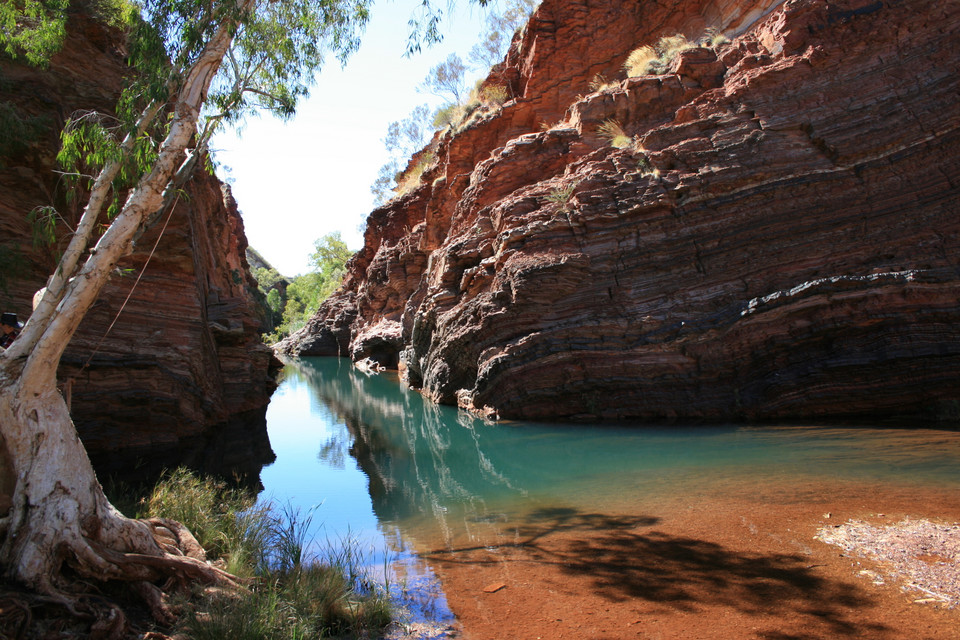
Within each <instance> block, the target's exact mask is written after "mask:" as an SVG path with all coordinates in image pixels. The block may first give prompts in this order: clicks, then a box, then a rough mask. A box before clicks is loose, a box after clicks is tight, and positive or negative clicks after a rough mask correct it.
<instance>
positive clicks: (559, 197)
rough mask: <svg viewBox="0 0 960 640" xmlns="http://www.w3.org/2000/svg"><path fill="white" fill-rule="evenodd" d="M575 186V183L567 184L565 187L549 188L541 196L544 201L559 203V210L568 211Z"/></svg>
mask: <svg viewBox="0 0 960 640" xmlns="http://www.w3.org/2000/svg"><path fill="white" fill-rule="evenodd" d="M576 188H577V183H572V184H568V185H567V186H565V187H556V188H554V189H551V190H550V193H549V194H548V195H545V196H543V201H544V202H552V203H555V204H558V205H560V211H563V212H568V211H570V198H572V197H573V192H574V190H576Z"/></svg>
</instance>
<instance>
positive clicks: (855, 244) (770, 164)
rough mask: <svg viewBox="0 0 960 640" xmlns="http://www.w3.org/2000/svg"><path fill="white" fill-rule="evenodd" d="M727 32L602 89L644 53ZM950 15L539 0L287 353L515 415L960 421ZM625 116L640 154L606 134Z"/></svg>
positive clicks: (959, 229) (901, 6)
mask: <svg viewBox="0 0 960 640" xmlns="http://www.w3.org/2000/svg"><path fill="white" fill-rule="evenodd" d="M706 27H716V28H719V29H721V30H722V31H723V32H724V33H726V34H727V35H728V36H730V37H731V42H730V43H728V44H725V45H720V46H718V47H716V48H714V49H708V48H693V49H690V50H687V51H685V52H683V53H681V54H680V55H679V56H678V57H677V58H676V59H675V60H674V62H673V65H672V67H671V69H670V72H669V73H667V74H665V75H660V76H641V77H638V78H631V79H627V80H620V81H619V82H618V83H617V84H616V85H615V86H613V87H610V88H607V89H604V90H602V91H599V92H594V93H591V92H590V89H589V84H590V81H591V79H593V78H594V77H595V76H596V75H597V74H600V75H603V76H605V77H606V78H607V79H610V80H613V79H617V78H623V74H622V72H620V71H619V70H618V69H619V67H620V65H621V64H622V63H623V61H624V60H625V58H626V57H627V55H628V53H629V52H630V51H631V50H632V49H634V48H635V47H637V46H640V45H643V44H653V43H655V42H656V41H657V40H658V39H659V38H660V37H662V36H667V35H673V34H674V33H677V32H681V33H684V34H685V35H687V36H689V37H691V38H696V37H698V36H699V35H700V34H701V33H702V32H703V31H704V29H705V28H706ZM958 37H960V6H958V5H955V4H949V3H947V4H944V3H935V2H930V1H909V0H905V1H898V2H893V1H888V0H875V1H865V0H846V1H843V2H830V3H827V2H825V1H822V0H790V1H787V2H783V3H775V2H762V1H755V2H750V1H749V0H745V1H743V2H715V1H706V0H685V1H680V0H676V1H674V2H664V3H634V2H621V3H606V2H599V1H594V0H585V1H581V2H574V3H569V2H564V3H561V2H558V1H554V0H546V1H545V2H544V3H543V4H542V5H541V7H540V9H539V10H538V11H537V13H536V15H535V16H534V17H533V19H532V20H531V22H530V24H529V25H528V27H527V29H526V31H525V32H524V33H523V34H522V36H521V37H520V39H519V41H516V42H515V43H514V44H515V46H514V48H513V49H512V50H511V52H510V54H509V55H508V57H507V60H506V61H505V63H504V64H503V65H502V66H501V67H500V68H498V69H496V70H495V71H494V73H492V74H491V77H490V79H489V80H488V82H491V83H501V84H502V83H508V84H509V87H510V89H511V91H512V95H514V96H516V98H515V100H513V101H511V102H508V103H507V104H506V105H504V108H503V109H502V111H500V112H498V113H497V114H493V115H489V116H487V117H485V118H483V119H480V120H479V121H477V122H475V123H474V124H473V125H472V126H470V127H469V128H467V129H466V130H464V131H463V132H461V133H459V134H458V135H456V136H454V137H449V136H447V137H443V138H441V139H439V140H438V144H439V146H438V154H437V155H438V157H439V158H440V159H441V160H440V163H439V164H438V165H437V167H435V168H434V169H433V170H432V171H430V172H428V173H427V174H425V176H424V183H423V186H421V188H420V189H419V190H417V191H415V192H413V193H412V194H410V195H409V196H407V197H405V198H403V199H400V200H398V201H395V202H393V203H391V204H389V205H388V206H386V207H384V208H381V209H379V210H377V211H375V212H373V214H371V216H370V219H369V221H368V227H367V229H368V230H367V237H366V246H365V247H364V249H363V250H362V251H361V252H360V253H359V254H358V256H357V257H356V258H355V260H354V261H353V262H352V264H351V271H350V274H349V276H348V278H347V280H346V282H345V287H344V290H343V291H342V292H341V293H340V294H339V295H338V296H337V297H336V298H335V299H333V300H330V301H329V302H328V303H327V304H326V305H324V307H323V308H321V310H320V313H319V314H318V316H317V317H316V318H314V319H313V320H312V321H311V323H310V324H309V325H308V327H307V328H306V330H305V335H304V336H302V337H300V338H299V342H297V341H292V342H291V343H288V345H287V346H286V347H285V348H287V349H288V350H290V351H291V352H293V353H297V352H298V350H299V351H300V352H307V353H314V354H319V353H330V352H339V353H341V354H344V355H350V356H351V357H353V358H355V359H357V358H362V357H368V356H369V357H373V358H375V359H379V360H381V361H386V362H388V361H389V360H390V359H391V358H394V359H396V360H397V361H398V363H399V367H400V368H401V370H403V372H404V376H405V377H406V379H407V380H408V381H409V382H410V383H411V384H413V385H415V386H418V387H421V388H422V390H423V392H424V393H425V394H427V395H428V396H430V397H432V398H434V399H435V400H437V401H439V402H444V403H458V404H460V405H461V406H463V407H465V408H469V409H471V410H475V411H480V412H482V413H485V414H487V415H499V416H500V417H511V418H527V419H532V418H573V419H591V420H592V419H655V418H678V417H679V418H704V419H714V420H722V419H736V418H751V419H764V418H768V419H769V418H785V417H804V418H808V417H818V418H827V417H854V416H857V417H867V416H870V417H889V416H891V415H911V416H916V415H923V416H928V417H931V416H939V417H954V414H955V413H956V411H957V402H958V396H957V390H958V389H960V323H958V320H960V265H958V258H960V216H958V215H957V214H958V212H960V153H958V151H960V111H958V110H957V108H956V96H957V95H958V91H960V74H958V73H957V71H958V70H960V50H958V49H957V48H956V47H951V46H948V44H947V43H950V42H955V41H957V39H958ZM608 120H616V121H618V122H619V123H620V124H621V125H622V127H623V129H624V131H625V133H626V134H627V135H629V136H631V137H632V138H633V140H634V144H632V145H629V146H628V147H626V148H622V149H620V148H614V147H613V146H612V145H611V144H610V143H609V141H608V140H607V139H606V138H605V137H604V136H603V135H601V132H600V131H598V128H599V127H600V126H601V125H602V124H603V123H604V122H606V121H608Z"/></svg>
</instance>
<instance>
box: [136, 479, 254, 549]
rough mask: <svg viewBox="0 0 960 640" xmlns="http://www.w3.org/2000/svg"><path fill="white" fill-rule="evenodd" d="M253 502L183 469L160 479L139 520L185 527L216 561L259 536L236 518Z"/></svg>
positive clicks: (241, 492) (234, 491) (239, 493)
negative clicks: (154, 519)
mask: <svg viewBox="0 0 960 640" xmlns="http://www.w3.org/2000/svg"><path fill="white" fill-rule="evenodd" d="M254 502H255V498H254V496H252V495H250V494H248V493H246V492H244V491H242V490H240V489H231V488H228V487H227V485H226V483H224V482H222V481H218V480H213V479H209V478H200V477H198V476H196V475H193V474H192V473H191V472H190V471H188V470H187V469H183V468H180V469H177V470H175V471H172V472H169V473H167V474H165V475H164V476H163V477H162V478H161V479H160V481H159V482H158V483H157V485H156V486H155V487H154V489H153V491H152V492H151V493H150V495H149V496H148V497H147V498H146V499H145V500H144V503H143V506H142V509H143V513H141V514H140V517H145V516H147V515H150V516H154V517H161V518H170V519H172V520H176V521H177V522H180V523H182V524H183V525H185V526H186V527H187V528H188V529H190V532H191V533H193V535H194V537H195V538H196V539H197V542H199V543H200V545H201V546H202V547H203V548H204V549H205V550H207V553H208V554H210V556H211V558H212V559H217V558H222V557H225V556H226V555H227V554H228V553H229V552H230V551H231V550H234V551H236V550H237V549H240V548H241V547H244V546H246V545H247V544H248V543H249V542H250V540H248V538H249V537H250V536H251V535H254V536H256V535H259V534H258V533H257V532H253V531H251V530H250V528H249V527H246V526H244V525H245V524H247V523H245V522H244V521H243V519H240V518H237V514H239V513H243V512H245V511H247V510H249V509H251V508H252V507H253V505H254Z"/></svg>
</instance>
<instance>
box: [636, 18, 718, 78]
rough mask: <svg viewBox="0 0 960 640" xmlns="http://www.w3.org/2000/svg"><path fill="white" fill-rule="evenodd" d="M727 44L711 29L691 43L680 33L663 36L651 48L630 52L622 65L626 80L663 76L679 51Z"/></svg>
mask: <svg viewBox="0 0 960 640" xmlns="http://www.w3.org/2000/svg"><path fill="white" fill-rule="evenodd" d="M728 42H730V40H729V39H728V38H727V37H726V36H725V35H723V33H721V32H720V31H719V30H718V29H716V28H713V27H711V28H709V29H707V30H706V31H705V32H704V34H703V36H702V37H701V38H700V39H699V40H697V41H692V40H690V39H688V38H687V37H686V36H685V35H683V34H681V33H678V34H676V35H672V36H664V37H663V38H660V39H659V40H658V41H657V43H656V44H655V45H653V46H651V45H649V44H647V45H644V46H642V47H638V48H636V49H634V50H633V51H632V52H630V55H629V56H627V59H626V61H625V62H624V63H623V69H624V71H626V72H627V77H628V78H635V77H637V76H646V75H660V74H664V73H666V72H667V71H668V70H669V69H670V65H671V64H673V61H674V59H675V58H676V57H677V56H678V55H679V54H680V52H681V51H686V50H687V49H693V48H695V47H710V48H715V47H719V46H720V45H723V44H726V43H728Z"/></svg>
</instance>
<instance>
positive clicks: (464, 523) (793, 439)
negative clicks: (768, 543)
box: [261, 358, 960, 617]
mask: <svg viewBox="0 0 960 640" xmlns="http://www.w3.org/2000/svg"><path fill="white" fill-rule="evenodd" d="M267 429H268V433H269V436H270V442H271V445H272V446H273V449H274V452H275V453H276V455H277V460H276V462H275V463H273V464H272V465H271V466H269V467H266V468H265V469H264V470H263V472H262V474H261V479H262V482H263V485H264V487H265V490H264V493H263V496H264V497H266V498H268V499H273V500H275V501H276V502H279V503H282V504H289V505H291V506H292V507H294V508H298V509H300V510H301V512H303V513H306V512H310V513H312V514H313V528H314V530H313V534H314V536H315V537H316V538H318V539H319V540H321V541H323V540H325V539H326V540H330V541H332V542H334V543H335V544H336V543H338V541H342V540H344V539H346V538H350V539H351V540H353V542H354V544H355V545H357V546H358V547H359V548H361V549H363V550H364V551H365V552H366V553H367V554H368V557H369V561H370V562H371V563H372V564H373V565H377V564H380V565H382V564H383V559H384V554H386V555H387V556H388V557H389V558H390V559H397V558H400V559H401V560H404V559H405V561H406V563H407V564H406V569H404V571H406V572H407V573H408V574H409V575H410V576H412V578H411V579H412V580H413V581H414V583H416V582H417V581H422V582H423V584H426V583H428V582H429V581H430V571H429V567H425V566H423V565H422V564H420V565H417V563H416V561H415V558H414V554H413V553H412V552H411V551H410V550H411V549H412V550H415V551H420V552H423V551H425V550H428V549H438V548H443V547H444V546H445V545H446V546H449V545H453V544H457V545H462V544H464V543H465V542H470V543H473V544H493V543H494V542H495V541H502V540H503V539H504V538H505V537H509V536H510V532H511V531H515V530H516V528H517V527H518V526H521V525H522V523H523V521H524V519H525V518H531V517H536V514H542V513H544V512H553V513H556V512H557V511H558V510H566V511H567V512H570V513H574V512H581V513H583V512H587V513H597V512H601V511H602V512H620V513H625V512H631V513H650V512H656V511H658V510H662V509H663V508H664V506H663V505H664V502H665V501H672V502H674V503H676V502H677V501H678V500H679V501H681V502H682V501H687V502H689V503H691V504H692V503H695V502H701V503H702V502H709V500H710V498H711V496H724V497H726V498H729V497H730V496H738V495H742V496H746V497H749V499H750V500H753V501H757V502H760V503H762V502H764V501H766V502H770V503H780V504H787V503H795V502H798V501H804V502H811V501H812V502H817V501H820V500H828V499H829V498H828V497H825V495H824V493H825V492H824V487H825V486H826V487H836V488H837V491H852V490H855V489H856V488H859V489H861V490H862V489H863V488H864V487H865V488H866V490H867V491H869V490H870V487H884V488H892V489H893V490H900V489H906V490H911V489H922V488H923V487H927V486H929V487H936V488H937V489H938V490H940V491H943V490H947V491H949V490H951V489H960V433H958V432H956V431H950V430H931V429H881V428H870V427H860V428H856V429H851V428H833V427H801V426H784V427H776V426H772V427H754V426H742V425H732V426H690V427H684V426H676V425H670V426H662V427H635V426H634V427H630V426H608V425H603V426H600V425H568V424H564V425H556V424H535V423H522V424H521V423H509V422H501V423H496V424H492V423H487V422H484V421H482V420H478V419H476V418H474V417H472V416H470V415H468V414H465V413H463V412H460V411H458V410H456V409H454V408H452V407H444V406H437V405H434V404H431V403H429V402H425V401H424V400H423V399H422V397H421V396H420V395H419V394H417V393H416V392H413V391H410V390H409V389H406V388H404V387H403V386H402V385H401V384H399V383H398V381H397V379H396V376H395V375H391V374H383V375H379V376H367V375H365V374H363V373H361V372H359V371H357V370H356V369H354V368H353V366H352V365H351V363H350V362H349V361H348V360H345V359H337V358H305V359H302V360H299V361H297V362H296V363H294V364H289V365H287V367H286V368H285V371H284V378H283V382H282V383H281V385H280V387H279V389H278V390H277V391H276V393H275V394H274V396H273V399H272V400H271V403H270V407H269V409H268V411H267ZM827 493H829V491H827ZM424 588H426V587H424ZM441 600H442V599H441ZM434 604H436V603H434ZM437 606H438V607H439V611H438V612H437V611H435V612H433V614H432V615H439V616H440V617H444V616H447V617H448V616H449V612H448V611H446V610H445V609H444V608H443V604H442V601H441V602H440V603H439V604H438V605H437Z"/></svg>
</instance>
